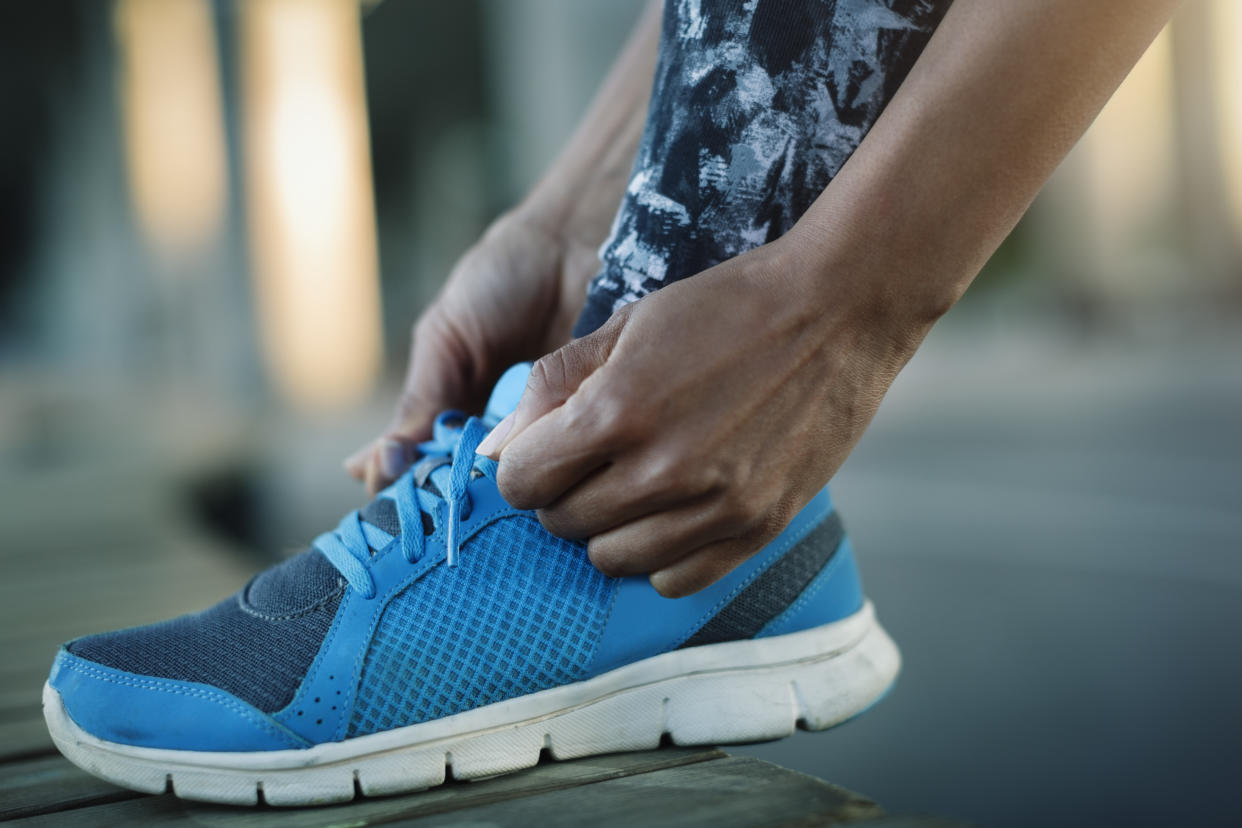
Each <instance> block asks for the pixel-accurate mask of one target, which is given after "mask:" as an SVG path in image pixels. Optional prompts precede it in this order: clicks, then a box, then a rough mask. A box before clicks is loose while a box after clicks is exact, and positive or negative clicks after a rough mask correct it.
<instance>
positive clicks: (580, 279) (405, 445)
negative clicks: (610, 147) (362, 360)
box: [345, 209, 599, 494]
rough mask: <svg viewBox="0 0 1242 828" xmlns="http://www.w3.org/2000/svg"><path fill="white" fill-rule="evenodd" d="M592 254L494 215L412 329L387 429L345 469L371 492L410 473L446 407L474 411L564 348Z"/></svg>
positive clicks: (533, 223) (521, 217)
mask: <svg viewBox="0 0 1242 828" xmlns="http://www.w3.org/2000/svg"><path fill="white" fill-rule="evenodd" d="M598 265H599V262H598V258H597V256H596V254H595V250H594V249H593V248H591V247H589V246H587V245H584V244H579V243H575V242H573V241H570V240H568V239H566V238H565V237H563V236H562V235H560V234H559V233H557V232H555V231H553V230H551V229H549V227H548V225H547V224H545V223H543V222H542V221H541V219H540V218H539V217H538V216H536V215H534V214H533V211H523V210H521V209H519V210H517V211H515V212H512V213H509V214H507V215H505V216H502V217H501V218H500V219H498V220H497V221H496V222H495V223H494V224H493V225H492V226H491V227H490V228H489V229H488V231H487V232H486V233H485V234H484V236H483V238H482V239H481V240H480V241H479V242H478V243H477V244H476V245H475V246H474V247H472V248H471V249H470V250H469V251H467V252H466V254H465V255H464V256H462V258H461V259H460V260H459V261H458V263H457V265H456V266H455V267H454V268H453V271H452V273H451V274H450V275H449V278H448V281H447V283H446V284H445V286H444V289H443V290H442V291H441V292H440V295H439V296H438V297H437V298H436V300H435V302H434V303H432V305H431V306H430V307H429V308H427V310H426V311H425V312H424V313H423V315H422V317H421V318H420V319H419V320H418V322H417V323H416V324H415V325H414V332H413V341H412V345H411V350H410V363H409V368H408V370H407V372H406V379H405V387H404V390H403V392H402V395H401V401H400V403H399V404H398V406H397V411H396V413H395V414H394V416H393V419H392V422H391V423H390V424H389V426H388V428H387V429H386V430H385V431H384V433H383V434H381V435H380V437H379V438H378V439H376V440H375V441H374V442H372V443H369V444H367V445H366V446H364V447H363V448H362V449H360V450H359V451H358V452H357V453H355V454H354V455H353V456H352V457H350V458H349V459H348V460H346V461H345V468H346V470H347V471H348V472H349V473H350V474H351V475H352V476H354V477H355V478H357V479H358V480H361V481H364V482H365V483H366V486H367V490H368V491H369V492H370V493H372V494H374V493H375V492H377V491H379V490H380V489H382V488H383V487H385V486H387V485H388V484H389V483H391V482H392V481H393V480H395V479H396V478H397V477H398V476H400V475H401V473H402V472H404V471H405V469H406V468H407V467H408V466H409V464H410V461H411V458H412V456H413V449H414V447H415V445H416V444H417V443H418V442H419V441H421V440H425V439H427V438H428V437H429V436H430V435H431V423H432V420H434V419H435V416H436V415H437V414H439V413H440V412H441V411H443V410H444V409H447V408H456V409H461V410H464V411H479V410H481V409H482V408H483V406H484V405H485V404H486V402H487V394H488V392H489V391H490V390H491V387H492V385H493V384H494V383H495V382H496V380H497V379H498V378H499V377H500V375H501V373H503V372H504V370H505V369H506V368H507V367H509V365H511V364H512V363H514V362H518V361H521V360H524V359H534V358H536V357H538V356H540V355H542V354H546V353H548V352H549V351H551V350H554V349H556V348H557V347H559V346H561V345H563V344H565V343H566V342H568V341H569V337H570V330H571V329H572V327H573V323H574V320H575V318H576V317H577V314H578V311H579V309H580V308H581V307H582V303H583V300H584V297H585V295H586V284H587V282H588V280H589V279H590V278H591V276H592V275H594V272H595V270H596V268H597V267H598Z"/></svg>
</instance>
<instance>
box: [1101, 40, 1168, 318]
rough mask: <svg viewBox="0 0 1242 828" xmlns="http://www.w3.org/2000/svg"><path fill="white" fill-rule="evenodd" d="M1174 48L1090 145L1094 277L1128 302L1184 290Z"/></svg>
mask: <svg viewBox="0 0 1242 828" xmlns="http://www.w3.org/2000/svg"><path fill="white" fill-rule="evenodd" d="M1175 117H1176V114H1175V108H1174V103H1173V74H1172V48H1171V42H1170V37H1169V34H1168V32H1165V33H1164V34H1161V35H1160V36H1159V37H1158V38H1156V41H1155V42H1154V43H1153V44H1152V45H1151V47H1150V48H1149V49H1148V50H1147V53H1146V54H1145V55H1143V57H1142V58H1141V59H1140V60H1139V62H1138V64H1137V65H1136V66H1135V67H1134V69H1133V71H1131V72H1130V75H1129V77H1127V78H1126V80H1125V82H1124V83H1123V84H1122V85H1121V87H1120V88H1119V89H1118V90H1117V93H1116V94H1115V95H1114V96H1113V98H1112V100H1110V101H1109V102H1108V104H1107V105H1106V106H1105V107H1104V109H1103V111H1102V112H1101V113H1100V115H1099V117H1098V118H1097V119H1096V121H1095V123H1094V124H1093V125H1092V126H1091V128H1090V129H1089V130H1088V131H1087V134H1086V135H1085V136H1084V138H1083V142H1082V147H1081V150H1082V152H1083V153H1085V155H1086V158H1087V164H1086V165H1085V169H1084V172H1085V174H1086V178H1085V181H1084V184H1085V187H1086V192H1085V195H1086V200H1087V203H1086V212H1087V222H1088V227H1089V231H1090V237H1089V240H1088V243H1087V245H1086V249H1087V251H1088V253H1089V256H1090V259H1089V262H1088V275H1089V278H1090V279H1091V280H1092V282H1093V286H1094V288H1095V289H1096V290H1098V291H1100V292H1101V293H1102V294H1103V296H1104V297H1107V298H1110V299H1115V300H1120V301H1125V300H1130V299H1140V298H1141V297H1151V296H1158V295H1161V294H1166V293H1169V292H1171V291H1174V290H1176V289H1177V287H1178V284H1179V283H1180V282H1181V277H1182V275H1183V272H1184V267H1183V266H1182V265H1181V261H1180V256H1179V250H1178V244H1177V237H1176V222H1175V214H1174V210H1175V203H1176V202H1175V194H1176V192H1177V185H1176V176H1177V154H1176V143H1175V131H1174V129H1175V128H1174V118H1175Z"/></svg>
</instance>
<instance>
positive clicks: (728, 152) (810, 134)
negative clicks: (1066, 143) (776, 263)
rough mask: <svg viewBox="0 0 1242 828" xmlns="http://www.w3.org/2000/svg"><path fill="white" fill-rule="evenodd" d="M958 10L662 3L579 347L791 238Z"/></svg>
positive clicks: (752, 0)
mask: <svg viewBox="0 0 1242 828" xmlns="http://www.w3.org/2000/svg"><path fill="white" fill-rule="evenodd" d="M950 2H951V0H835V1H834V0H665V4H664V20H663V31H662V34H661V39H660V53H659V61H658V63H657V66H656V74H655V82H654V86H653V87H652V95H651V104H650V109H649V111H648V113H647V123H646V127H645V128H644V131H643V136H642V142H641V144H640V145H639V149H638V156H637V158H636V159H635V161H634V169H633V173H632V175H631V177H630V183H629V187H628V188H627V191H626V194H625V198H624V199H623V201H622V203H621V208H620V210H619V212H618V213H617V217H616V219H615V221H614V223H613V227H612V232H611V233H610V235H609V238H608V240H607V241H606V242H605V243H604V245H603V247H602V248H601V249H600V259H601V261H602V262H603V270H602V271H601V272H600V273H599V274H598V275H597V276H596V277H595V278H594V280H593V281H592V282H591V286H590V289H589V291H588V295H587V302H586V306H585V307H584V308H583V311H582V315H581V316H580V317H579V319H578V323H577V325H576V326H575V329H574V333H575V335H577V336H583V335H585V334H587V333H590V332H591V331H593V330H595V329H596V328H597V327H599V326H600V325H602V324H603V323H604V322H605V321H606V320H607V319H608V317H609V316H610V315H611V314H612V312H613V311H615V310H616V309H617V308H619V307H621V306H622V305H625V304H627V303H629V302H633V301H634V300H636V299H639V298H641V297H642V296H645V295H646V294H648V293H651V292H652V291H654V290H658V289H659V288H660V287H661V286H663V285H666V284H668V283H669V282H673V281H676V280H678V279H683V278H685V277H687V276H693V275H694V274H695V273H699V272H700V271H703V270H705V269H707V268H709V267H711V266H713V265H715V264H718V263H719V262H722V261H725V260H727V259H730V258H733V257H734V256H737V255H739V254H741V253H744V252H746V251H747V250H750V249H751V248H754V247H757V246H759V245H761V244H764V243H765V242H769V241H772V240H773V239H776V238H779V237H780V236H781V235H782V234H784V233H785V232H786V231H788V230H789V228H790V227H792V226H793V224H794V222H796V221H797V220H798V218H799V217H800V216H801V215H802V213H803V212H804V211H805V210H806V209H807V207H809V206H810V204H811V202H812V201H814V200H815V198H816V197H817V196H818V195H819V194H820V193H821V192H822V191H823V189H824V188H825V187H826V186H828V182H829V181H831V180H832V177H833V176H834V175H836V173H837V171H838V170H839V169H841V166H842V165H843V164H844V163H845V161H846V159H848V158H849V156H850V154H851V153H853V151H854V150H855V149H856V148H857V147H858V144H859V142H860V141H862V139H863V136H864V135H866V134H867V130H869V129H870V128H871V125H872V124H874V123H875V120H876V118H878V117H879V115H880V112H881V111H883V109H884V107H885V105H887V103H888V102H889V101H890V100H891V99H892V97H893V94H894V93H895V92H896V91H897V87H898V86H899V85H900V84H901V82H902V80H904V79H905V77H906V75H907V73H909V71H910V68H911V67H912V66H913V64H914V61H915V60H916V59H917V58H918V56H919V54H920V53H921V52H922V50H923V47H924V46H925V45H926V44H927V41H928V39H929V38H930V37H931V34H932V31H933V30H934V29H935V27H936V24H937V23H939V21H940V19H941V17H942V16H943V15H944V12H945V11H946V10H947V9H948V6H949V3H950Z"/></svg>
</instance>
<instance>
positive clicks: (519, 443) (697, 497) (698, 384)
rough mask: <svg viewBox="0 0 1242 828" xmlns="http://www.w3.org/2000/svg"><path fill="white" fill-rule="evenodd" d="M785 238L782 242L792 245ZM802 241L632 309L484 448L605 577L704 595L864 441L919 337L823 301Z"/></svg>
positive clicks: (586, 342) (571, 349) (748, 257)
mask: <svg viewBox="0 0 1242 828" xmlns="http://www.w3.org/2000/svg"><path fill="white" fill-rule="evenodd" d="M786 238H789V237H786ZM798 249H799V248H798V247H797V246H796V244H795V243H794V242H792V241H786V240H785V239H782V240H781V241H778V242H774V243H771V244H768V245H766V246H764V247H761V248H758V249H757V250H755V251H752V252H750V253H747V254H745V255H743V256H740V257H738V258H736V259H733V260H730V261H728V262H725V263H724V264H721V265H719V266H717V267H715V268H712V269H711V270H708V271H705V272H704V273H702V274H699V275H697V276H695V277H693V278H690V279H686V280H684V281H680V282H676V283H674V284H671V285H668V286H667V287H665V288H663V289H661V290H659V291H657V292H656V293H653V294H651V295H649V296H647V297H645V298H644V299H642V300H640V301H638V302H636V303H634V304H632V305H629V306H626V307H624V308H622V309H621V310H619V311H618V312H617V313H616V314H614V315H613V317H612V319H611V320H609V322H608V323H607V324H606V325H605V326H604V327H603V328H601V329H600V330H599V331H597V332H595V333H594V334H592V335H590V336H587V337H584V338H583V339H580V340H576V341H574V342H572V343H570V344H568V345H566V346H565V347H563V348H561V349H560V350H558V351H556V352H554V353H552V354H549V355H548V356H546V357H544V358H543V359H541V360H539V361H538V362H537V363H535V367H534V370H533V371H532V372H531V376H530V380H529V382H528V384H527V388H526V390H525V393H524V394H523V396H522V400H521V402H520V403H519V405H518V408H517V410H516V411H515V412H514V414H513V415H511V419H510V420H509V423H508V424H505V423H502V424H501V425H500V426H498V427H497V428H496V430H495V431H494V432H493V434H494V435H495V436H494V437H493V438H489V440H488V441H486V442H485V443H484V445H483V446H481V447H480V453H483V454H488V455H489V456H492V457H494V458H498V459H499V461H500V469H499V485H500V490H501V493H502V494H503V495H504V496H505V498H506V499H507V500H508V501H509V502H510V503H512V504H513V505H515V506H518V507H520V508H529V509H538V510H539V512H538V514H539V518H540V520H541V521H542V523H543V524H544V526H545V527H546V528H547V529H548V530H549V531H551V532H552V533H554V534H556V535H559V536H562V537H569V538H589V539H590V540H589V542H588V550H589V554H590V556H591V560H592V562H593V563H594V564H595V565H596V566H597V567H598V568H599V569H600V570H602V571H603V572H605V573H606V574H609V575H614V576H621V575H633V574H639V573H650V574H651V576H650V577H651V582H652V584H653V585H654V586H655V588H656V589H658V590H659V591H660V592H661V593H662V594H664V595H667V596H678V595H685V594H688V593H691V592H695V591H697V590H699V589H702V588H703V587H705V586H707V585H709V584H711V583H712V582H714V581H716V580H717V579H719V578H721V577H722V576H724V575H725V574H726V573H728V572H729V571H730V570H732V569H733V568H734V567H736V566H737V565H738V564H740V563H742V562H743V561H744V560H746V559H747V558H748V557H750V556H751V555H752V554H754V553H755V552H756V551H758V550H759V549H760V548H761V547H762V546H763V545H764V544H766V543H767V542H768V541H770V540H771V539H772V538H774V537H776V535H778V534H779V533H780V532H781V530H782V529H784V527H785V526H786V525H787V524H788V522H789V521H790V520H791V519H792V518H793V516H794V515H795V514H796V513H797V512H798V511H799V510H800V509H801V508H802V507H803V506H805V505H806V504H807V502H809V501H810V499H811V498H812V497H813V496H814V495H815V493H816V492H818V491H819V489H820V488H822V487H823V486H824V484H825V483H827V482H828V479H829V478H830V477H832V475H833V473H835V472H836V470H837V468H838V466H840V464H841V463H842V462H843V461H844V459H845V457H846V456H847V455H848V454H849V452H850V450H851V449H852V448H853V446H854V444H855V443H856V442H857V440H858V438H859V437H860V436H861V435H862V432H863V430H864V428H865V427H866V426H867V423H868V422H869V421H870V420H871V417H872V414H873V413H874V412H875V410H876V407H877V406H878V405H879V403H880V400H881V398H882V397H883V396H884V393H885V391H886V390H887V389H888V386H889V384H890V383H891V382H892V380H893V378H894V376H896V374H897V372H898V370H899V369H900V368H901V366H902V365H903V364H904V363H905V360H906V359H907V358H908V356H909V354H910V353H912V351H913V348H914V346H915V343H917V341H918V339H919V338H921V337H920V336H919V335H918V334H912V335H909V336H907V335H905V334H904V333H903V334H900V335H895V334H894V332H893V331H892V330H891V329H890V327H889V326H887V325H885V324H882V323H881V322H880V321H879V320H878V319H876V318H874V317H873V316H869V315H868V313H867V312H866V311H865V306H861V305H859V306H855V305H852V304H851V303H850V302H848V301H847V297H846V296H839V297H837V300H838V301H834V302H830V303H825V302H824V301H823V299H822V297H821V296H819V295H816V292H815V291H813V290H811V289H809V288H808V287H807V286H808V285H811V284H815V283H822V281H823V280H822V279H820V278H819V277H818V275H817V276H816V278H815V279H808V278H804V277H805V276H806V273H805V271H806V270H807V269H808V267H810V266H811V265H810V264H809V262H807V261H805V260H800V257H799V255H798V253H797V251H798Z"/></svg>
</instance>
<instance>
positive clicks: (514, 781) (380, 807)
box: [14, 748, 725, 828]
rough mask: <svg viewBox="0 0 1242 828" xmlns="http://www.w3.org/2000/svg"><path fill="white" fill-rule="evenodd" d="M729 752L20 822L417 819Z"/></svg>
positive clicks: (295, 823) (141, 800)
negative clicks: (390, 791) (326, 796)
mask: <svg viewBox="0 0 1242 828" xmlns="http://www.w3.org/2000/svg"><path fill="white" fill-rule="evenodd" d="M724 756H725V754H724V753H723V752H721V751H719V750H715V749H711V748H662V749H660V750H654V751H646V752H641V753H619V754H613V755H609V756H593V757H588V758H586V759H578V760H574V761H571V762H545V763H541V764H540V765H537V766H536V767H534V768H530V769H528V770H525V771H520V772H518V773H514V774H509V775H507V776H500V777H496V778H494V779H487V780H482V781H479V782H449V783H448V784H446V785H443V786H440V787H438V788H432V789H431V790H428V791H423V792H421V793H414V794H408V795H405V796H397V797H386V798H382V799H363V800H359V801H356V802H351V803H346V804H342V805H333V806H327V807H322V808H301V809H277V808H267V807H264V808H238V807H231V806H225V805H209V804H205V803H200V802H188V801H186V800H182V799H177V798H176V797H174V796H168V795H164V796H139V797H137V798H131V799H126V800H125V801H114V802H107V803H103V804H98V805H92V807H77V808H75V809H73V810H71V811H65V812H41V813H39V814H38V815H35V816H29V817H26V818H23V819H19V820H17V821H16V822H15V823H14V824H15V825H62V824H65V823H66V822H69V821H72V824H74V825H80V826H93V825H99V826H110V825H141V824H148V823H156V822H158V823H160V824H169V823H171V824H177V823H183V822H184V823H194V824H201V823H204V822H209V823H210V824H211V825H213V826H223V827H224V828H227V827H228V826H234V827H235V828H250V827H251V826H267V825H272V826H277V825H278V826H282V828H311V827H312V826H323V825H350V826H365V825H381V824H391V823H393V822H400V821H403V820H408V819H411V818H415V817H418V818H421V817H425V816H429V815H435V814H446V813H451V812H454V811H457V810H460V809H462V808H471V807H477V806H490V805H495V806H500V807H502V808H503V807H504V803H507V802H510V801H513V800H520V799H529V798H534V799H539V798H541V797H542V796H546V795H547V794H549V793H553V792H556V791H563V790H566V789H570V788H577V787H581V786H583V785H590V784H592V783H598V782H605V781H609V780H616V779H622V778H626V777H629V776H635V775H649V774H657V773H660V772H667V771H668V770H670V769H676V768H680V767H685V766H687V765H692V764H698V763H704V762H712V761H713V760H718V759H720V758H722V757H724ZM60 761H62V762H63V761H64V760H60ZM65 764H66V765H67V764H68V763H67V762H66V763H65ZM113 790H119V789H116V788H113ZM580 816H581V814H580Z"/></svg>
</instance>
